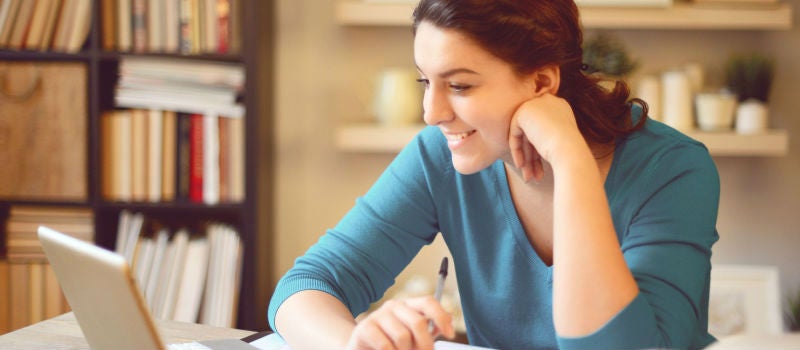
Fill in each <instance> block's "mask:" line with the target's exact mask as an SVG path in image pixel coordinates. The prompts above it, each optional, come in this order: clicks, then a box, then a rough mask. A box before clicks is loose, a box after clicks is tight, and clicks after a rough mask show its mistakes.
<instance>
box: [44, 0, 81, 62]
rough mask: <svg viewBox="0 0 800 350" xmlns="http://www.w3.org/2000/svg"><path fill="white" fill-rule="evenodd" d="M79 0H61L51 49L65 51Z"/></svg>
mask: <svg viewBox="0 0 800 350" xmlns="http://www.w3.org/2000/svg"><path fill="white" fill-rule="evenodd" d="M80 1H82V0H63V4H62V5H61V13H60V14H59V20H58V24H57V25H56V28H55V33H53V42H52V45H51V48H52V49H53V51H62V52H65V51H67V46H68V45H69V40H70V32H71V31H72V30H73V28H74V27H75V23H76V21H77V20H78V17H77V11H78V7H79V6H80V4H79V2H80Z"/></svg>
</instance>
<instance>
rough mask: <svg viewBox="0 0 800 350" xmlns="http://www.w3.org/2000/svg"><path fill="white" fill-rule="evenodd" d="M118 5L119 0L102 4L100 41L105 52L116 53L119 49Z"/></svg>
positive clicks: (105, 0) (109, 0)
mask: <svg viewBox="0 0 800 350" xmlns="http://www.w3.org/2000/svg"><path fill="white" fill-rule="evenodd" d="M118 4H119V1H118V0H102V1H101V2H100V13H101V15H100V40H101V43H102V47H103V50H105V51H114V50H115V49H116V48H117V15H118V14H119V10H118V9H117V6H118Z"/></svg>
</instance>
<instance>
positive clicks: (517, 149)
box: [508, 119, 544, 182]
mask: <svg viewBox="0 0 800 350" xmlns="http://www.w3.org/2000/svg"><path fill="white" fill-rule="evenodd" d="M508 145H509V148H510V150H511V159H512V161H513V162H514V166H515V167H517V168H518V169H520V171H521V172H522V179H523V180H524V181H525V182H528V181H530V180H531V179H536V181H541V180H542V178H543V177H544V167H543V165H542V157H541V155H540V154H539V152H537V151H536V148H535V147H534V146H533V144H532V143H531V142H530V141H529V140H528V138H527V136H526V135H525V133H524V132H523V131H522V129H521V128H519V125H518V124H517V123H516V119H514V120H512V123H511V128H510V131H509V137H508Z"/></svg>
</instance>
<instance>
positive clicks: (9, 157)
mask: <svg viewBox="0 0 800 350" xmlns="http://www.w3.org/2000/svg"><path fill="white" fill-rule="evenodd" d="M0 71H5V72H7V73H6V74H5V78H4V84H5V87H6V88H5V91H6V93H7V94H10V95H14V96H17V97H18V98H14V99H4V100H3V106H2V110H3V113H0V135H5V136H4V139H3V147H2V148H0V164H3V166H4V169H6V171H2V172H0V196H2V197H5V198H24V199H26V200H42V201H46V200H60V201H84V200H86V198H87V192H88V191H87V189H88V181H86V179H87V178H88V175H87V165H86V164H87V152H86V149H87V145H86V143H87V136H86V133H87V130H88V126H87V119H88V117H87V113H88V108H87V98H86V92H87V72H86V71H87V69H86V64H85V63H80V62H0ZM34 88H35V89H36V93H35V94H32V93H30V91H32V90H31V89H34ZM33 136H35V137H33ZM32 159H35V160H36V161H35V162H32V161H31V160H32Z"/></svg>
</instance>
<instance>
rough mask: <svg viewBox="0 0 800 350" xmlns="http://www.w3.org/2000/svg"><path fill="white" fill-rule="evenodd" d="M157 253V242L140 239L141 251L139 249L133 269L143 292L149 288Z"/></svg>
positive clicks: (150, 239) (147, 238)
mask: <svg viewBox="0 0 800 350" xmlns="http://www.w3.org/2000/svg"><path fill="white" fill-rule="evenodd" d="M155 251H156V242H155V241H154V240H153V239H152V238H150V237H142V238H141V239H139V249H137V252H136V258H135V259H134V261H135V265H134V267H133V272H134V275H135V276H136V282H137V283H138V284H139V290H142V291H143V290H144V288H145V287H146V286H147V280H148V278H149V277H150V268H151V266H152V265H153V255H154V254H155Z"/></svg>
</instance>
